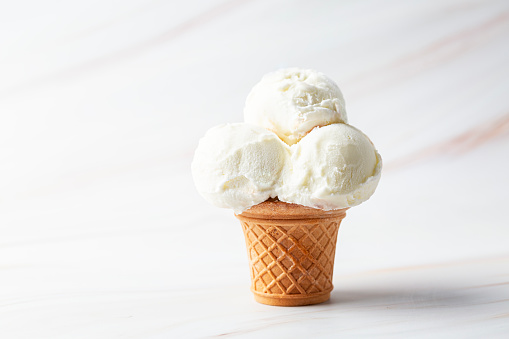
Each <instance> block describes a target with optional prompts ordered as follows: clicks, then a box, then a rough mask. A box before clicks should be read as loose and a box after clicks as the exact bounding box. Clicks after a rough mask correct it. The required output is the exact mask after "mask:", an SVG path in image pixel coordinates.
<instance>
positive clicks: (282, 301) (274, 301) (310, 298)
mask: <svg viewBox="0 0 509 339" xmlns="http://www.w3.org/2000/svg"><path fill="white" fill-rule="evenodd" d="M253 294H254V299H255V300H256V301H257V302H259V303H260V304H265V305H270V306H305V305H315V304H320V303H323V302H324V301H327V300H329V299H330V292H326V293H323V294H313V295H307V296H302V295H298V296H295V297H292V296H288V295H284V296H283V295H277V294H268V295H264V294H261V293H257V292H255V291H253Z"/></svg>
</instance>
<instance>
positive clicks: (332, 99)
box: [244, 68, 347, 145]
mask: <svg viewBox="0 0 509 339" xmlns="http://www.w3.org/2000/svg"><path fill="white" fill-rule="evenodd" d="M244 120H245V121H246V122H248V123H251V124H255V125H258V126H261V127H264V128H266V129H268V130H271V131H273V132H274V133H276V134H277V135H278V136H279V137H280V138H281V140H283V141H284V142H286V143H287V144H288V145H293V144H295V143H297V142H298V141H299V140H300V139H302V138H303V137H304V136H305V135H306V134H307V133H309V132H310V131H311V130H312V129H313V128H315V127H317V126H327V125H330V124H334V123H346V122H347V117H346V111H345V101H344V99H343V94H342V93H341V91H340V90H339V87H338V86H337V85H336V83H335V82H334V81H332V80H331V79H330V78H328V77H327V76H325V75H324V74H322V73H320V72H317V71H314V70H309V69H301V68H288V69H282V70H279V71H276V72H272V73H269V74H267V75H265V76H264V77H263V78H262V80H261V81H260V82H259V83H258V84H256V85H255V86H254V87H253V89H252V90H251V92H250V93H249V95H248V97H247V99H246V105H245V107H244Z"/></svg>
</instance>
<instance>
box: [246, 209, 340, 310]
mask: <svg viewBox="0 0 509 339" xmlns="http://www.w3.org/2000/svg"><path fill="white" fill-rule="evenodd" d="M345 215H346V209H339V210H332V211H324V210H320V209H314V208H310V207H306V206H302V205H296V204H289V203H285V202H281V201H277V200H276V201H273V200H268V201H265V202H263V203H261V204H258V205H256V206H253V207H251V208H250V209H248V210H246V211H244V212H243V213H241V214H238V215H236V217H237V218H238V219H239V220H240V223H241V224H242V229H243V231H244V236H245V238H246V246H247V254H248V258H249V266H250V271H251V291H252V292H253V293H254V297H255V300H256V301H258V302H259V303H262V304H267V305H274V306H301V305H311V304H318V303H321V302H324V301H326V300H328V299H329V298H330V292H331V291H332V289H333V285H332V273H333V269H334V255H335V253H336V239H337V235H338V229H339V224H340V223H341V220H342V219H343V218H344V217H345Z"/></svg>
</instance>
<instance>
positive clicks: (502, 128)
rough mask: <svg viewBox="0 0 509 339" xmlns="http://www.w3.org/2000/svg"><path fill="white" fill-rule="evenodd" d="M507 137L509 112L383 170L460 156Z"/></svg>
mask: <svg viewBox="0 0 509 339" xmlns="http://www.w3.org/2000/svg"><path fill="white" fill-rule="evenodd" d="M508 135H509V112H507V113H506V114H504V115H503V116H501V117H499V118H497V119H494V120H492V121H488V122H486V123H484V124H480V125H477V126H475V127H473V128H471V129H469V130H467V131H465V132H463V133H461V134H460V135H458V136H456V137H454V138H451V139H449V140H445V141H442V142H439V143H436V144H434V145H431V146H429V147H427V148H424V149H422V150H419V151H417V152H414V153H412V154H410V155H408V156H405V157H402V158H400V159H398V160H395V161H393V162H391V163H388V164H387V165H386V166H385V170H394V169H398V168H401V167H404V166H407V165H410V164H412V163H415V162H417V161H422V160H426V159H429V158H432V157H435V156H439V155H444V154H452V155H461V154H464V153H466V152H469V151H471V150H473V149H474V148H477V147H479V146H482V145H484V144H486V143H488V142H490V141H491V140H493V139H495V138H497V137H502V136H508Z"/></svg>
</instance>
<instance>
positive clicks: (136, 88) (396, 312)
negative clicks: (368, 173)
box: [0, 0, 509, 339]
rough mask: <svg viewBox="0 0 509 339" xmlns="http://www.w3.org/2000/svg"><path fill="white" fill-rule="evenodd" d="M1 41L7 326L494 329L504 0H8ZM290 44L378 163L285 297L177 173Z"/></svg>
mask: <svg viewBox="0 0 509 339" xmlns="http://www.w3.org/2000/svg"><path fill="white" fill-rule="evenodd" d="M0 46H1V47H0V119H1V120H0V158H1V161H0V174H1V175H0V338H2V339H4V338H5V339H8V338H9V339H10V338H30V339H32V338H38V339H40V338H52V339H53V338H87V339H90V338H108V339H109V338H202V337H214V336H223V337H239V338H263V337H265V338H271V337H277V338H285V337H290V336H291V337H293V338H320V337H323V338H330V337H339V336H341V337H360V336H364V337H369V338H371V337H391V338H393V337H400V338H421V337H422V338H424V337H433V338H507V337H508V335H509V334H508V333H509V222H508V218H507V216H506V214H507V202H508V194H507V192H508V188H509V176H508V172H507V169H508V166H509V94H508V93H509V66H508V60H509V3H508V2H507V1H494V0H493V1H485V0H476V1H474V0H473V1H466V0H465V1H463V0H447V1H403V0H389V1H383V2H381V1H372V0H362V1H283V0H277V1H269V0H265V1H247V0H231V1H204V0H195V1H185V2H184V1H142V0H128V1H121V2H119V1H112V0H100V1H99V0H94V1H93V0H89V1H56V0H54V1H35V0H31V1H30V0H26V1H10V2H6V1H4V2H3V3H2V4H1V5H0ZM287 66H299V67H308V68H314V69H318V70H320V71H322V72H324V73H325V74H327V75H329V76H330V77H331V78H333V79H334V80H336V81H337V83H338V84H339V86H340V87H341V89H342V91H343V94H344V96H345V99H346V103H347V111H348V114H349V120H350V122H351V123H352V124H353V125H355V126H356V127H358V128H360V129H361V130H362V131H364V132H365V133H366V134H367V135H369V136H370V138H371V139H372V140H373V142H374V143H375V145H376V146H377V148H378V150H379V151H380V153H381V154H382V157H383V159H384V165H385V167H384V170H383V175H382V179H381V181H380V185H379V187H378V190H377V192H375V194H374V196H373V197H372V198H371V199H370V200H369V201H368V202H366V203H365V204H362V205H361V206H358V207H355V208H352V209H350V210H349V211H348V213H347V217H346V219H345V220H344V221H343V223H342V225H341V228H340V232H339V240H338V249H337V252H336V264H335V274H334V285H335V289H334V291H333V293H332V297H331V300H330V301H328V302H326V303H324V304H320V305H315V306H307V307H297V308H281V307H271V306H265V305H261V304H257V303H256V302H255V301H254V300H253V298H252V295H251V292H250V291H249V285H250V281H249V271H248V262H247V255H246V253H245V244H244V239H243V235H242V231H241V227H240V224H239V223H238V221H237V220H236V219H235V218H234V216H233V213H232V212H231V211H229V210H223V209H218V208H215V207H213V206H210V205H209V204H208V203H207V202H206V201H205V200H203V199H202V198H201V197H200V196H199V195H198V194H197V192H196V191H195V189H194V185H193V182H192V178H191V174H190V162H191V159H192V155H193V151H194V149H195V148H196V145H197V142H198V139H199V138H200V137H201V136H202V135H203V134H204V133H205V131H206V130H207V129H209V128H210V127H212V126H214V125H218V124H221V123H226V122H238V121H242V118H243V117H242V109H243V103H244V100H245V97H246V95H247V93H248V92H249V90H250V88H251V87H252V86H253V85H254V84H255V83H256V82H257V81H258V80H259V79H260V78H261V76H262V75H263V74H265V73H267V72H270V71H273V70H275V69H278V68H281V67H287Z"/></svg>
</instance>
